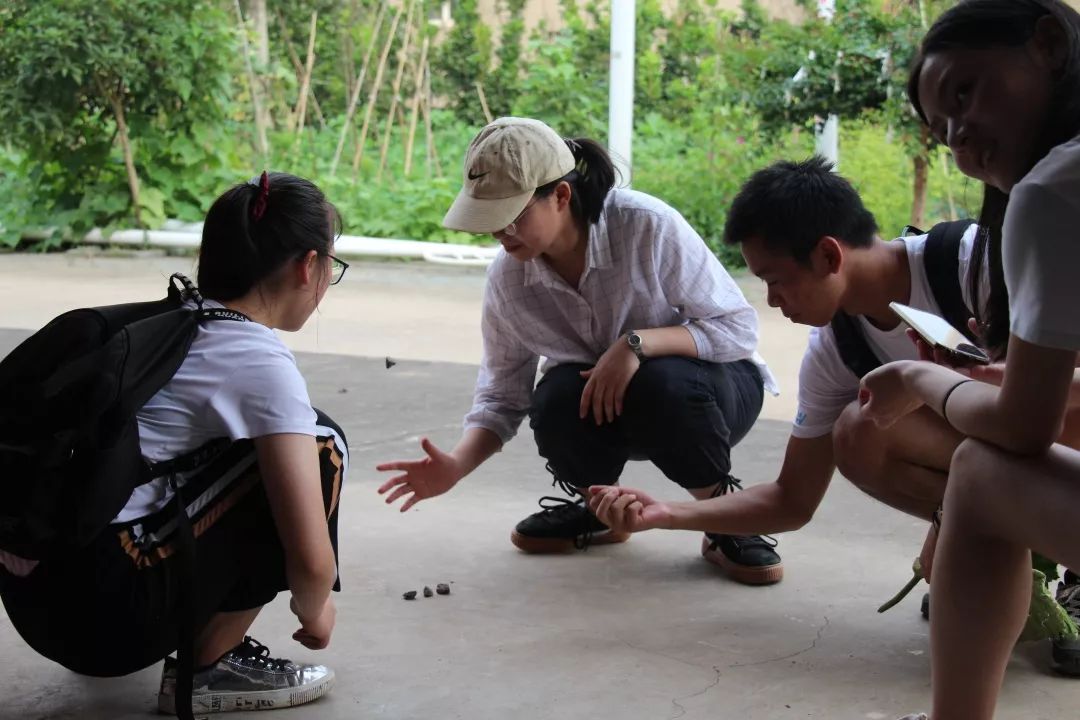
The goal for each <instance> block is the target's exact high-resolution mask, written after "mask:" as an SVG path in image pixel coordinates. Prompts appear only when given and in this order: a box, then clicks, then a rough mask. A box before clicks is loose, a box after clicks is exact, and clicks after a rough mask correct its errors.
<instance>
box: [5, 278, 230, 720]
mask: <svg viewBox="0 0 1080 720" xmlns="http://www.w3.org/2000/svg"><path fill="white" fill-rule="evenodd" d="M178 286H182V289H181V287H178ZM187 299H190V300H194V301H195V303H196V308H195V309H191V308H189V307H186V306H185V305H184V304H183V303H184V300H187ZM208 320H237V321H246V320H247V318H246V317H244V316H243V315H242V314H240V313H237V312H234V311H232V310H227V309H221V308H204V307H203V300H202V297H201V295H200V294H199V291H198V289H196V288H195V286H194V285H193V284H192V283H191V281H190V280H188V279H187V278H186V277H184V276H183V275H180V274H176V275H173V276H172V277H171V278H170V280H169V288H168V295H167V297H166V298H165V299H164V300H158V301H154V302H140V303H128V304H123V305H110V306H107V307H98V308H85V309H81V310H72V311H71V312H67V313H64V314H63V315H60V316H59V317H57V318H55V319H54V320H52V322H50V323H49V324H48V325H46V326H45V327H44V328H42V329H41V330H39V331H38V332H37V333H35V334H34V335H32V336H31V337H29V338H28V339H26V340H25V341H24V342H23V343H22V344H20V345H19V346H18V347H16V348H15V349H14V350H12V351H11V353H10V354H9V355H8V356H7V357H6V358H4V359H3V361H0V550H6V551H8V552H10V553H13V554H15V555H17V556H19V557H22V558H26V559H28V560H37V561H40V562H41V563H47V562H48V561H49V558H50V557H51V556H53V555H54V554H55V553H63V552H65V551H70V550H71V549H73V548H80V547H84V546H86V545H88V544H89V543H90V542H92V541H93V540H94V539H95V538H96V537H97V536H98V535H99V534H100V533H101V532H102V531H103V530H105V528H106V527H107V526H108V525H109V523H110V522H111V521H112V519H113V518H114V517H116V515H117V514H118V513H119V512H120V510H121V509H123V507H124V505H125V504H126V503H127V501H128V499H129V498H130V497H131V493H132V492H133V491H134V490H135V488H136V487H138V486H139V485H142V484H144V483H146V482H149V481H150V480H153V479H155V478H159V477H165V476H169V477H170V478H172V477H174V476H175V475H176V474H177V473H181V472H186V471H189V470H194V469H196V468H199V467H202V466H203V465H205V464H206V463H208V462H210V461H211V460H213V459H214V458H216V457H219V456H220V455H221V454H222V453H224V452H225V451H226V450H227V449H228V448H229V447H230V445H232V443H231V442H230V441H229V440H228V439H227V438H222V439H219V440H213V441H211V442H209V443H207V444H206V445H203V446H202V447H200V448H197V449H195V450H193V451H191V452H189V453H186V454H184V455H183V456H181V457H178V458H175V459H172V460H169V461H165V462H161V463H156V464H153V465H151V464H149V463H147V462H146V461H145V460H144V459H143V457H142V452H141V449H140V446H139V431H138V422H137V420H136V413H137V412H138V411H139V409H140V408H142V406H143V405H145V404H146V403H147V402H148V401H149V400H150V398H151V397H153V395H154V394H155V393H157V391H158V390H160V389H161V388H162V387H163V386H164V385H165V384H166V383H167V382H168V381H169V380H170V379H172V377H173V375H175V374H176V371H177V370H178V369H179V368H180V365H181V364H182V363H183V362H184V358H185V357H187V354H188V350H189V349H190V348H191V343H192V341H193V340H194V338H195V334H196V332H197V331H198V328H199V325H200V323H202V322H205V321H208ZM174 487H175V486H174ZM173 509H174V512H176V514H177V518H178V523H177V527H178V530H177V532H178V552H177V556H178V557H177V561H178V562H179V563H181V566H180V568H181V574H182V577H187V578H191V579H193V578H194V537H193V535H192V530H191V523H190V522H188V519H187V513H186V512H185V509H184V506H183V503H182V501H181V499H180V493H178V492H177V493H176V494H175V498H174V501H173ZM3 572H4V570H3V568H0V574H2V573H3ZM190 584H191V583H188V582H184V583H181V586H182V587H180V588H178V590H177V592H178V606H179V608H180V627H179V628H178V633H179V646H178V653H179V665H180V677H179V679H178V683H177V711H178V713H179V714H180V716H181V717H187V718H190V717H191V701H190V692H191V689H190V688H191V648H192V639H193V637H194V634H193V630H194V628H193V627H192V622H193V617H194V616H193V607H194V605H193V604H192V598H191V592H192V590H193V588H190V587H187V586H188V585H190Z"/></svg>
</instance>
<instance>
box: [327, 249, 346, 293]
mask: <svg viewBox="0 0 1080 720" xmlns="http://www.w3.org/2000/svg"><path fill="white" fill-rule="evenodd" d="M326 257H328V258H330V262H331V263H333V264H332V266H331V270H330V284H331V285H337V284H338V283H339V282H341V278H343V277H345V271H346V270H348V269H349V263H347V262H345V261H344V260H339V259H338V258H336V257H334V256H333V255H331V254H330V253H327V254H326Z"/></svg>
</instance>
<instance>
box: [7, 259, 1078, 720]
mask: <svg viewBox="0 0 1080 720" xmlns="http://www.w3.org/2000/svg"><path fill="white" fill-rule="evenodd" d="M189 268H190V260H189V259H185V258H143V259H137V260H130V259H129V260H123V259H112V258H85V257H73V256H48V257H43V256H12V255H7V256H2V255H0V328H5V329H3V330H0V355H2V354H4V353H6V352H7V351H8V350H9V349H10V348H11V347H12V346H13V345H14V344H15V343H16V342H17V341H18V340H19V339H20V338H22V337H25V336H26V335H27V332H26V328H33V327H37V326H39V325H40V324H42V323H43V322H44V321H45V320H47V319H48V318H50V317H52V316H54V315H55V314H57V313H58V312H60V311H62V310H64V309H68V308H70V307H74V306H76V305H86V304H93V303H101V302H113V301H121V300H130V299H135V298H144V297H147V298H151V297H156V296H158V295H159V293H160V289H159V286H160V285H161V284H162V280H163V278H164V276H165V275H167V273H168V272H169V271H171V270H176V269H180V270H184V269H189ZM741 282H743V284H744V286H745V288H746V292H747V295H748V297H750V298H751V299H752V300H753V301H754V302H755V304H756V305H758V306H759V308H763V312H762V327H763V340H762V351H763V354H764V355H765V357H766V359H767V360H768V361H769V362H770V364H771V365H772V367H773V369H774V372H776V374H777V376H778V377H779V379H780V381H781V383H782V385H783V387H784V390H785V391H786V392H785V395H784V396H782V397H781V398H780V399H770V400H768V401H767V402H766V408H765V411H764V412H763V419H762V420H761V421H760V422H759V423H758V425H757V426H756V427H755V429H754V431H753V432H752V433H751V434H750V435H749V436H748V437H747V438H746V440H744V441H743V443H742V444H741V445H740V446H739V447H738V448H737V450H736V453H735V461H736V464H735V467H736V472H737V473H738V474H739V475H740V476H741V477H743V478H745V479H746V480H747V482H749V483H754V482H767V481H771V480H772V479H773V478H774V477H775V473H776V471H777V469H778V467H779V460H780V458H781V455H782V452H783V447H784V443H785V441H786V438H787V433H788V423H787V420H786V418H788V417H790V415H791V409H792V407H793V395H794V389H795V378H796V372H797V368H798V360H799V356H800V354H801V349H802V344H803V342H804V341H805V330H804V329H802V328H795V327H792V326H790V325H788V324H787V323H786V321H785V320H784V319H783V318H782V317H780V316H779V315H778V314H777V313H775V312H771V311H769V310H768V309H767V308H764V307H763V304H762V303H761V293H760V290H759V288H758V287H757V285H756V281H753V280H752V279H747V280H745V281H741ZM482 283H483V277H482V274H481V273H479V272H477V271H462V270H457V269H450V268H433V267H431V266H421V265H396V264H378V263H366V264H361V263H357V265H356V266H354V267H353V268H352V269H351V270H350V271H349V275H348V276H347V278H346V280H345V282H343V283H342V285H341V286H339V287H337V288H334V289H333V291H332V292H331V294H330V295H329V296H328V298H327V301H326V302H325V303H324V306H323V308H322V310H321V313H320V316H319V318H318V320H317V322H315V323H313V324H312V325H311V327H309V328H308V329H307V330H305V331H304V332H302V333H299V334H297V335H294V336H288V337H287V340H288V342H289V343H290V344H291V345H292V346H293V347H294V348H295V349H296V350H297V351H298V359H299V361H300V365H301V368H302V369H303V371H304V373H305V375H306V377H307V378H308V382H309V386H310V389H311V395H312V398H313V400H314V402H315V403H316V404H317V405H319V406H320V407H322V408H323V409H325V410H326V411H328V412H329V413H330V414H331V415H332V416H334V417H335V418H336V419H338V421H339V422H340V423H341V424H342V425H343V426H344V427H345V429H346V431H347V432H348V435H349V440H350V448H351V451H352V469H351V473H350V477H349V482H348V485H347V487H346V490H345V494H344V497H343V504H342V523H341V548H342V575H343V586H344V591H343V592H342V593H341V594H340V596H338V597H337V598H336V600H337V603H338V612H339V614H338V627H337V631H336V633H335V636H334V641H333V643H332V645H331V647H330V648H329V649H327V650H326V651H323V652H322V653H318V654H315V653H311V652H309V651H307V650H305V649H304V648H302V647H300V646H299V645H296V644H295V643H293V642H292V641H291V640H290V637H289V636H290V635H291V633H292V632H293V630H295V629H296V628H295V626H296V623H295V621H294V620H293V618H292V617H291V615H290V613H289V612H288V609H287V605H286V603H285V602H284V600H283V599H279V600H278V601H277V602H275V603H274V604H273V605H271V606H270V607H268V608H267V609H266V610H265V611H264V613H263V615H262V616H261V617H260V618H259V620H258V621H257V622H256V625H255V628H254V634H255V635H256V637H258V638H259V639H260V640H261V641H262V642H264V643H266V644H268V645H269V646H270V648H271V650H272V651H273V653H274V654H275V655H280V656H292V657H296V658H304V659H312V660H315V659H317V660H318V661H320V662H325V663H326V664H328V665H331V666H332V667H334V668H335V670H336V672H337V677H338V681H337V686H336V688H335V689H334V691H333V692H332V693H331V694H330V695H329V696H328V697H326V698H324V699H323V700H321V701H319V702H317V703H315V704H312V705H309V706H306V707H303V708H299V709H297V710H293V711H290V712H288V717H290V718H297V720H300V719H308V718H312V719H315V718H319V719H322V718H327V719H333V720H337V719H339V718H340V719H342V720H344V719H345V718H349V719H352V718H366V717H379V718H395V719H397V718H403V719H404V718H408V719H414V718H415V719H416V720H421V719H426V718H468V719H470V720H476V719H484V720H486V719H488V718H490V719H491V720H496V719H499V720H502V719H503V718H506V717H508V716H516V717H518V718H522V719H523V720H534V719H535V720H540V719H546V718H551V719H553V720H554V719H558V720H565V719H567V718H570V719H573V720H577V719H579V718H596V717H600V718H612V719H614V718H619V719H623V718H625V719H628V720H637V719H638V718H641V719H643V720H645V719H649V720H652V719H655V720H663V719H670V720H675V719H676V718H686V719H687V720H691V719H693V718H701V719H705V718H709V719H710V720H716V719H718V718H719V719H728V718H732V719H736V718H738V719H743V718H745V719H748V720H750V719H758V718H760V719H762V720H774V719H776V720H787V719H789V718H790V719H795V718H828V719H830V720H862V719H867V720H893V718H896V717H899V716H901V715H903V714H905V713H907V712H914V711H917V710H925V709H926V708H927V706H928V704H929V667H928V647H927V639H928V638H927V633H928V626H927V624H926V623H925V622H924V621H923V619H922V618H921V616H920V614H919V611H918V598H919V595H920V594H921V591H919V593H914V594H913V595H912V596H910V597H909V598H908V599H907V600H906V601H905V602H904V603H903V604H901V605H900V606H899V607H897V608H896V609H894V610H892V611H891V612H889V613H888V614H885V615H878V614H877V613H876V611H875V609H876V608H877V606H878V605H879V604H880V603H881V602H882V601H884V600H885V599H886V598H888V597H889V596H890V595H891V594H892V593H893V592H894V591H895V590H896V589H898V588H899V587H900V586H901V585H902V584H903V583H904V582H905V581H906V580H907V578H908V576H909V574H908V568H909V567H910V562H911V558H912V557H913V556H914V555H915V554H916V553H917V552H918V548H919V545H920V543H921V538H922V535H923V532H924V529H925V528H924V525H923V523H921V522H918V521H916V520H913V519H910V518H907V517H905V516H903V515H900V514H899V513H896V512H893V511H891V510H888V509H887V508H885V507H884V506H882V505H880V504H878V503H876V502H874V501H871V500H869V499H868V498H866V497H864V496H862V495H860V494H859V493H858V492H857V491H855V490H853V489H852V488H851V487H850V486H849V485H848V484H847V483H845V482H844V481H843V480H842V479H838V480H837V481H836V482H835V483H834V485H833V487H832V488H831V489H830V491H829V493H828V496H827V497H826V499H825V502H824V503H823V505H822V507H821V510H820V511H819V513H818V516H817V517H816V518H815V520H814V521H813V522H812V523H811V524H810V525H809V526H807V527H806V528H805V529H804V530H802V531H800V532H798V533H793V534H789V535H785V536H783V537H782V538H781V544H780V551H781V553H782V554H783V557H784V560H785V565H786V568H787V571H786V572H787V574H786V578H785V580H784V582H783V583H781V584H779V585H777V586H774V587H769V588H749V587H743V586H740V585H736V584H734V583H732V582H730V581H728V580H726V579H725V578H724V577H723V576H721V575H720V574H719V573H718V572H717V571H716V569H715V568H714V567H713V566H711V565H709V564H707V563H705V562H704V561H703V560H702V559H701V558H700V556H699V555H698V549H699V542H700V538H699V536H697V535H695V534H692V533H675V532H653V533H646V534H644V535H638V536H635V537H634V538H632V539H631V541H630V542H629V543H627V544H625V545H619V546H607V547H597V548H592V549H590V550H589V551H587V552H585V553H581V554H577V555H572V556H560V557H532V556H526V555H523V554H521V553H519V552H518V551H517V550H516V549H515V548H514V547H513V546H511V545H510V543H509V534H510V530H511V528H512V527H513V525H514V524H515V523H516V522H517V521H518V520H520V519H521V518H522V517H524V516H525V515H526V514H528V513H531V512H533V511H534V510H535V509H536V504H535V503H536V499H537V498H538V497H539V496H540V495H543V494H548V493H550V492H552V491H551V488H550V480H549V476H548V475H547V473H546V472H545V471H544V469H543V463H542V462H540V461H539V460H538V458H537V456H536V448H535V445H534V444H533V441H532V439H531V437H529V435H528V434H527V433H526V434H523V435H522V436H521V437H519V438H518V439H517V440H515V441H514V442H513V443H511V444H510V445H508V446H507V448H506V450H505V451H504V452H503V453H501V454H500V455H498V456H496V457H495V458H493V459H492V460H491V461H490V462H489V463H488V464H487V465H485V466H483V467H482V468H481V469H480V470H478V471H477V472H476V473H475V474H474V475H473V476H471V477H469V478H467V479H466V480H465V481H463V483H462V484H461V485H460V486H459V487H458V488H456V489H455V491H453V492H452V493H450V494H449V495H446V496H444V497H442V498H439V499H437V500H435V501H430V502H426V503H421V504H420V505H419V506H418V508H416V509H414V510H413V511H412V512H410V513H407V514H405V515H401V514H399V513H398V512H397V511H396V509H392V508H388V507H386V506H385V505H383V504H382V503H381V501H380V500H379V498H378V497H377V496H376V494H375V487H376V486H377V484H378V483H379V478H378V474H377V473H376V472H374V470H373V466H374V464H375V463H376V462H378V461H382V460H389V459H397V458H402V457H406V458H407V457H412V456H414V455H416V453H417V451H418V444H417V443H418V438H419V436H421V435H428V436H430V437H431V438H432V439H433V440H434V441H435V442H436V443H437V444H441V445H443V446H449V445H451V444H452V443H453V442H454V441H455V440H456V438H457V434H458V432H459V423H460V417H461V415H462V413H463V412H464V411H465V409H467V407H468V404H469V398H470V393H471V387H472V383H473V380H474V378H475V373H476V368H475V362H476V361H477V358H478V352H479V347H478V330H477V327H476V326H477V318H478V308H479V299H480V290H481V287H482ZM386 356H390V357H393V358H394V359H395V360H398V361H399V362H398V364H397V365H396V366H395V367H393V368H392V369H390V370H387V369H386V368H385V364H384V357H386ZM625 482H626V484H629V485H636V486H640V487H642V488H644V489H647V490H651V491H655V492H656V493H657V494H659V495H662V496H666V497H672V498H675V497H678V496H679V492H680V491H679V490H678V488H676V487H674V486H672V485H670V484H669V483H668V482H667V481H666V480H664V478H663V477H662V476H660V475H659V474H658V473H656V472H654V471H653V470H652V469H651V466H649V465H648V464H646V463H632V464H631V465H630V466H628V470H627V474H626V476H625ZM439 582H449V583H452V586H451V587H452V589H453V592H452V594H451V595H450V596H449V597H438V596H437V597H435V598H432V599H422V598H421V599H418V600H417V601H414V602H405V601H403V600H402V598H401V593H402V592H404V591H406V590H413V589H415V590H419V589H421V588H422V587H423V586H424V585H431V586H434V585H435V584H436V583H439ZM1047 665H1048V648H1047V647H1045V646H1044V645H1036V646H1026V647H1021V648H1020V649H1018V651H1017V653H1016V655H1015V657H1014V660H1013V663H1012V666H1011V668H1010V672H1009V676H1008V680H1007V685H1006V688H1005V692H1004V694H1003V697H1002V700H1001V703H1000V711H999V714H998V716H999V717H1000V718H1024V719H1029V718H1031V719H1036V718H1046V719H1048V720H1049V719H1050V718H1076V717H1078V716H1080V711H1078V710H1077V708H1080V682H1077V681H1070V680H1064V679H1060V678H1057V677H1055V676H1053V675H1052V674H1050V672H1049V671H1048V669H1047ZM0 667H2V668H3V673H4V681H3V682H0V718H4V719H6V718H12V719H14V718H20V719H22V718H39V719H42V720H44V719H45V718H50V719H60V718H88V719H97V718H110V719H113V718H143V717H146V716H147V714H148V713H152V712H154V708H155V707H156V705H155V694H156V690H157V681H158V676H159V672H160V669H159V667H152V668H148V669H147V670H145V671H143V672H141V673H138V674H136V675H133V676H131V677H127V678H123V679H117V680H108V681H104V680H93V679H87V678H82V677H79V676H76V675H73V674H71V673H69V672H68V671H66V670H64V669H63V668H61V667H59V666H56V665H54V664H52V663H50V662H48V661H46V660H44V659H42V658H40V657H38V656H36V655H35V654H34V653H33V652H32V651H30V650H29V649H28V648H27V647H26V646H25V645H24V644H23V643H22V641H21V640H20V639H19V638H18V636H17V634H16V633H15V632H14V631H13V629H12V628H11V626H10V625H9V624H8V622H7V619H6V617H5V616H4V615H3V613H2V612H0ZM282 714H283V716H284V715H285V714H284V713H282Z"/></svg>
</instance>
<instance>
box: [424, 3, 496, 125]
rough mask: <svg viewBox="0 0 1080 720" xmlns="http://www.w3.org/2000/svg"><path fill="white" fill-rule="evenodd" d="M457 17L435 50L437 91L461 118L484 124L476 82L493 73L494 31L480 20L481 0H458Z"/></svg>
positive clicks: (433, 70)
mask: <svg viewBox="0 0 1080 720" xmlns="http://www.w3.org/2000/svg"><path fill="white" fill-rule="evenodd" d="M453 17H454V26H453V27H452V28H451V29H450V32H449V33H447V37H446V39H445V41H443V43H442V44H441V45H440V46H439V47H438V49H437V51H436V52H435V59H434V61H433V63H432V84H433V85H434V88H433V90H434V92H436V93H438V94H440V95H444V96H445V97H446V98H447V101H448V102H449V103H450V106H451V107H452V108H453V109H454V111H455V113H456V115H457V116H458V117H459V118H461V119H462V120H464V121H466V122H472V123H474V124H476V125H482V124H483V122H484V115H483V112H482V111H481V110H480V101H479V98H478V97H477V95H476V83H477V82H480V83H483V82H484V81H485V80H486V78H487V76H488V74H489V73H490V72H491V57H492V48H493V39H492V31H491V28H490V27H489V26H488V25H486V24H484V22H483V21H482V20H481V19H480V13H479V11H478V10H477V0H459V1H457V2H455V3H454V6H453Z"/></svg>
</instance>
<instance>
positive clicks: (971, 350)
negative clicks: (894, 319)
mask: <svg viewBox="0 0 1080 720" xmlns="http://www.w3.org/2000/svg"><path fill="white" fill-rule="evenodd" d="M889 307H890V308H892V310H893V312H895V313H896V314H897V315H899V316H900V319H901V320H903V321H904V322H905V323H907V324H908V325H909V326H910V327H911V329H912V330H914V331H915V332H917V333H919V336H920V337H921V338H922V339H923V340H925V341H926V343H927V344H928V345H930V346H931V347H936V348H940V349H942V350H945V351H947V352H951V353H953V354H954V355H957V356H959V357H960V358H962V359H964V360H966V361H967V362H974V363H979V364H981V365H985V364H987V363H989V362H990V358H989V356H988V355H987V354H986V353H985V352H983V351H982V350H981V349H980V348H978V347H976V346H975V345H973V344H972V343H971V341H970V340H968V339H967V337H966V336H965V335H964V334H963V333H961V332H960V331H959V330H957V329H956V328H954V327H953V326H952V325H950V324H949V323H947V322H945V321H944V320H942V319H941V318H939V317H938V316H937V315H934V314H933V313H929V312H926V311H925V310H917V309H915V308H913V307H908V306H907V305H902V304H900V303H896V302H894V303H889Z"/></svg>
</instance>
